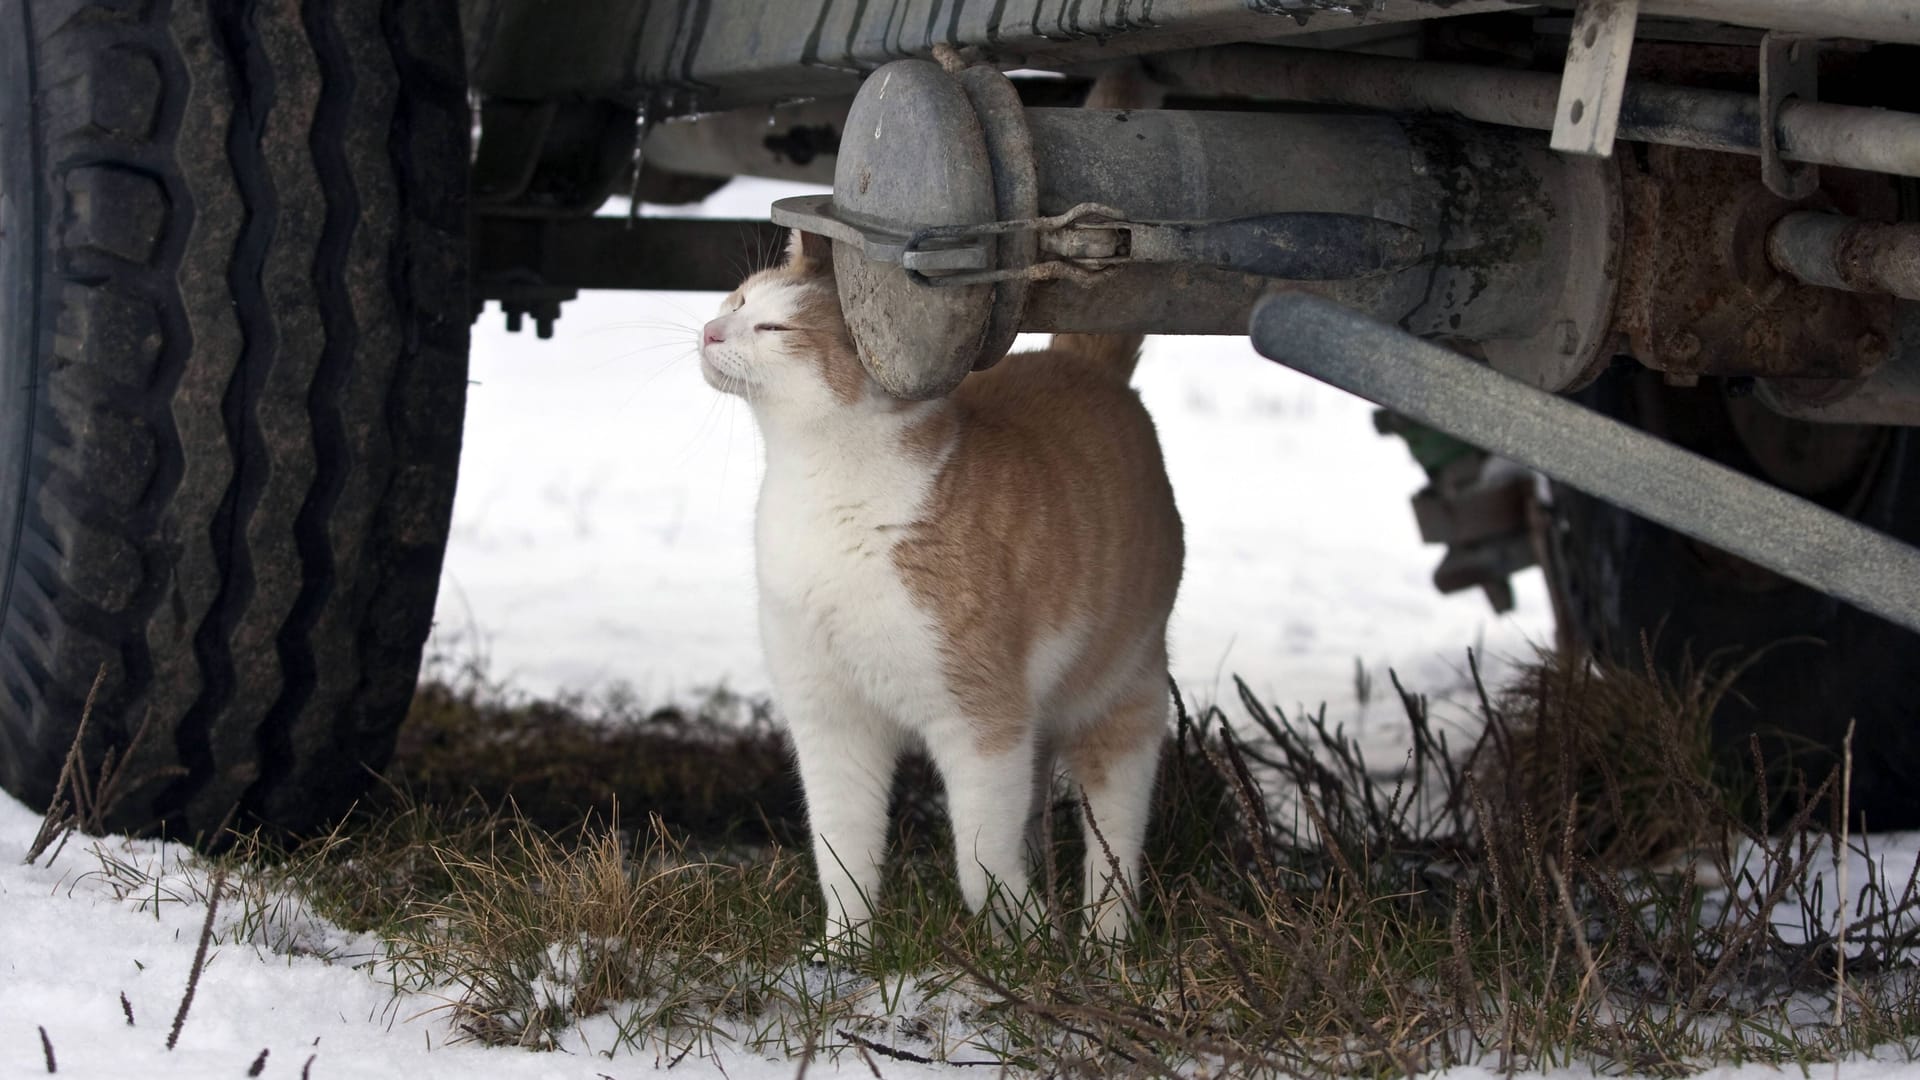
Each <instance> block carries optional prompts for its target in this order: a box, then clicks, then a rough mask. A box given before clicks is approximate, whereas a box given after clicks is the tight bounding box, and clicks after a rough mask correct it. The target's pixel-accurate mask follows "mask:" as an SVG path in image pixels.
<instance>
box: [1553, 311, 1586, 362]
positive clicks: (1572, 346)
mask: <svg viewBox="0 0 1920 1080" xmlns="http://www.w3.org/2000/svg"><path fill="white" fill-rule="evenodd" d="M1554 329H1555V330H1557V331H1559V333H1560V355H1561V356H1572V355H1573V354H1574V353H1576V352H1578V351H1580V328H1579V327H1578V326H1575V325H1574V323H1573V320H1572V319H1561V320H1560V321H1559V322H1558V323H1556V324H1554Z"/></svg>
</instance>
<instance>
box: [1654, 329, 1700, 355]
mask: <svg viewBox="0 0 1920 1080" xmlns="http://www.w3.org/2000/svg"><path fill="white" fill-rule="evenodd" d="M1661 351H1662V352H1664V353H1666V354H1667V358H1668V359H1669V360H1691V359H1693V358H1694V357H1696V356H1699V355H1700V339H1699V338H1698V337H1695V336H1694V335H1693V334H1691V333H1689V332H1687V331H1685V330H1682V331H1681V332H1679V333H1677V334H1675V335H1673V336H1672V337H1670V338H1668V339H1667V347H1666V348H1665V349H1663V350H1661Z"/></svg>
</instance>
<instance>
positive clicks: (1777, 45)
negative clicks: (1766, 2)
mask: <svg viewBox="0 0 1920 1080" xmlns="http://www.w3.org/2000/svg"><path fill="white" fill-rule="evenodd" d="M1819 54H1820V45H1819V42H1817V41H1816V40H1814V39H1813V38H1809V37H1803V36H1801V35H1799V34H1789V33H1784V32H1782V31H1779V30H1770V31H1768V32H1767V36H1766V37H1764V38H1761V39H1760V179H1761V181H1762V182H1763V183H1765V184H1766V185H1767V190H1768V191H1771V192H1773V193H1774V194H1775V195H1778V196H1780V197H1781V198H1783V199H1804V198H1806V197H1807V196H1809V195H1812V194H1813V193H1814V192H1815V191H1816V190H1818V189H1819V187H1820V168H1819V166H1817V165H1807V164H1803V163H1800V162H1794V161H1788V160H1787V159H1786V158H1785V157H1784V156H1782V155H1781V152H1780V110H1781V109H1782V108H1784V107H1785V106H1786V104H1787V102H1789V101H1794V102H1801V103H1809V104H1810V103H1812V102H1815V101H1818V100H1820V59H1819Z"/></svg>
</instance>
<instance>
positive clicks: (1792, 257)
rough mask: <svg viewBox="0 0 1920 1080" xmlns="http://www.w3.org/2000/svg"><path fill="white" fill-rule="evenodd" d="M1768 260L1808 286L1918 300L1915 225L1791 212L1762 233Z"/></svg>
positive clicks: (1919, 249) (1919, 228)
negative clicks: (1885, 294) (1764, 238)
mask: <svg viewBox="0 0 1920 1080" xmlns="http://www.w3.org/2000/svg"><path fill="white" fill-rule="evenodd" d="M1767 257H1768V258H1769V259H1770V260H1772V262H1773V265H1774V266H1775V267H1777V268H1778V269H1779V270H1780V271H1781V272H1782V273H1786V274H1791V275H1793V276H1794V277H1796V278H1798V279H1800V280H1801V281H1804V282H1806V283H1807V284H1809V285H1820V286H1824V287H1826V288H1829V289H1846V290H1848V291H1850V292H1870V293H1892V294H1893V295H1895V296H1898V297H1902V298H1904V299H1907V300H1920V223H1915V222H1904V223H1901V224H1897V225H1887V224H1880V223H1876V222H1871V221H1861V220H1859V219H1857V218H1850V217H1847V216H1845V215H1842V214H1818V213H1813V212H1811V211H1806V210H1796V211H1794V212H1793V213H1791V214H1788V215H1786V216H1785V217H1782V218H1781V219H1780V220H1779V221H1776V222H1774V224H1773V228H1772V229H1771V230H1769V231H1768V232H1767Z"/></svg>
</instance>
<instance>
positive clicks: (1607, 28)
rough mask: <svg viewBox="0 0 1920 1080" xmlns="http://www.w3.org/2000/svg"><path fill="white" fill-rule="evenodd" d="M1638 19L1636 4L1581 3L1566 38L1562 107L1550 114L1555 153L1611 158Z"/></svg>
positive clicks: (1624, 0)
mask: <svg viewBox="0 0 1920 1080" xmlns="http://www.w3.org/2000/svg"><path fill="white" fill-rule="evenodd" d="M1639 17H1640V0H1580V6H1579V7H1578V8H1577V9H1575V10H1574V13H1573V32H1572V33H1571V34H1570V35H1568V37H1567V64H1566V68H1565V69H1564V70H1563V71H1562V72H1561V75H1560V103H1559V105H1558V107H1557V108H1556V109H1555V111H1554V114H1553V138H1552V141H1551V145H1552V146H1553V148H1554V149H1555V150H1559V151H1561V152H1563V153H1568V154H1584V155H1587V156H1589V157H1611V156H1613V138H1614V133H1615V132H1616V131H1618V130H1619V127H1620V102H1621V100H1622V99H1623V98H1624V97H1625V96H1626V87H1627V61H1628V59H1629V58H1630V57H1631V56H1632V55H1633V30H1634V26H1635V24H1636V23H1638V21H1639Z"/></svg>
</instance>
